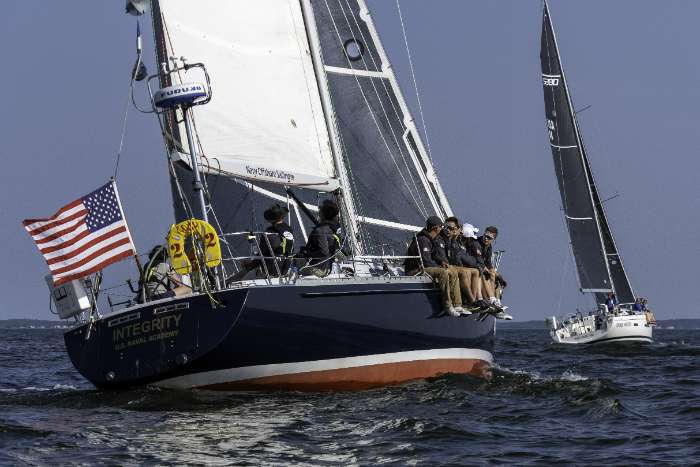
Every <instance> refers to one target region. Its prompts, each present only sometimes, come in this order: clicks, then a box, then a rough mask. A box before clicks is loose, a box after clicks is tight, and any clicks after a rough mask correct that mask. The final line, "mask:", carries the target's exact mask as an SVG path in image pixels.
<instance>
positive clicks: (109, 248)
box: [22, 181, 136, 285]
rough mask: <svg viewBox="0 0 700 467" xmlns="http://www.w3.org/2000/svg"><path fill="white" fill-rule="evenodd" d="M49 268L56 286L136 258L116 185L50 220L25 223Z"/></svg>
mask: <svg viewBox="0 0 700 467" xmlns="http://www.w3.org/2000/svg"><path fill="white" fill-rule="evenodd" d="M22 224H23V225H24V228H25V229H27V232H29V235H31V236H32V238H33V239H34V241H35V242H36V245H37V247H38V248H39V251H41V253H42V254H43V255H44V259H45V260H46V262H47V263H48V265H49V270H50V271H51V275H52V276H53V283H54V285H60V284H63V283H65V282H69V281H71V280H73V279H79V278H81V277H85V276H88V275H90V274H92V273H94V272H97V271H99V270H101V269H103V268H104V267H106V266H107V265H109V264H112V263H114V262H117V261H120V260H122V259H124V258H128V257H129V256H133V255H135V254H136V248H134V243H133V242H132V240H131V234H130V233H129V227H128V226H127V225H126V221H125V220H124V213H123V212H122V207H121V204H120V203H119V195H118V193H117V189H116V186H115V184H114V182H113V181H110V182H109V183H107V184H106V185H104V186H102V187H100V188H98V189H97V190H95V191H93V192H92V193H90V194H89V195H87V196H83V197H82V198H79V199H76V200H75V201H73V202H72V203H69V204H67V205H65V206H63V207H62V208H61V209H59V211H58V212H57V213H56V214H54V215H53V216H51V217H49V218H47V219H26V220H25V221H23V222H22Z"/></svg>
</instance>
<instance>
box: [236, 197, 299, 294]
mask: <svg viewBox="0 0 700 467" xmlns="http://www.w3.org/2000/svg"><path fill="white" fill-rule="evenodd" d="M288 213H289V209H287V207H286V206H280V205H279V204H274V205H272V206H270V207H269V208H268V209H266V210H265V212H263V217H264V218H265V220H266V221H268V222H269V223H270V226H269V227H268V228H267V229H266V230H265V232H266V233H265V234H264V235H262V234H261V235H259V236H258V237H257V245H258V246H259V248H260V251H259V253H260V256H264V257H265V258H266V259H265V263H264V264H265V269H266V270H267V275H269V276H273V277H277V276H278V275H279V274H285V273H286V272H287V269H289V264H290V260H289V258H290V257H291V256H292V255H293V253H294V234H293V233H292V228H291V227H290V226H289V225H288V224H287V223H286V222H285V221H284V216H286V215H287V214H288ZM250 238H251V241H253V240H255V237H250ZM268 242H269V245H268ZM270 247H271V248H272V250H270ZM273 257H277V260H275V259H273ZM262 265H263V262H262V261H261V260H260V259H258V258H255V259H248V260H244V261H243V262H242V264H241V265H240V267H241V269H240V271H238V272H237V273H236V274H234V275H233V276H231V278H230V279H229V280H228V281H227V282H229V283H230V282H235V281H239V280H241V279H243V278H244V277H245V276H246V275H247V274H248V273H249V272H250V271H253V270H254V269H257V268H258V267H260V266H262ZM264 272H265V271H262V273H264Z"/></svg>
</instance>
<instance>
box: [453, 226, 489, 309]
mask: <svg viewBox="0 0 700 467" xmlns="http://www.w3.org/2000/svg"><path fill="white" fill-rule="evenodd" d="M447 225H448V229H449V228H450V227H451V226H452V225H456V226H457V229H450V231H451V232H453V240H452V243H451V244H450V255H449V259H450V264H451V265H453V268H455V269H456V270H457V271H458V275H459V284H460V288H461V290H462V298H464V296H465V294H466V296H467V297H469V300H470V302H469V305H468V306H467V309H468V310H469V311H486V310H488V309H490V308H491V306H490V305H489V303H487V302H486V301H485V300H484V297H483V295H482V286H481V271H479V268H478V263H477V261H476V258H474V257H473V256H472V255H470V254H469V251H468V250H467V246H466V245H467V241H468V240H467V238H466V237H468V238H471V239H476V235H475V231H476V230H477V229H475V228H474V227H473V226H472V225H471V224H466V225H465V226H461V225H460V224H459V221H458V220H457V218H455V217H448V218H447Z"/></svg>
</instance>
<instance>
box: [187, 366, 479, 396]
mask: <svg viewBox="0 0 700 467" xmlns="http://www.w3.org/2000/svg"><path fill="white" fill-rule="evenodd" d="M448 373H455V374H466V375H470V376H474V377H477V378H483V379H487V380H490V379H491V365H490V364H489V362H486V361H484V360H479V359H434V360H419V361H409V362H396V363H382V364H377V365H366V366H358V367H352V368H339V369H332V370H319V371H309V372H303V373H293V374H286V375H274V376H264V377H261V378H252V379H244V380H240V381H231V382H225V383H217V384H210V385H202V386H198V387H199V388H200V389H212V390H251V389H252V390H261V389H263V390H267V389H285V390H294V391H334V390H341V391H343V390H345V391H352V390H362V389H370V388H375V387H380V386H390V385H396V384H401V383H405V382H407V381H413V380H417V379H425V378H432V377H435V376H440V375H444V374H448Z"/></svg>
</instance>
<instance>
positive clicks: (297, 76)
mask: <svg viewBox="0 0 700 467" xmlns="http://www.w3.org/2000/svg"><path fill="white" fill-rule="evenodd" d="M159 4H160V12H161V14H162V20H163V26H164V27H163V29H164V33H165V39H166V40H165V45H166V47H167V51H168V55H170V56H175V57H185V58H186V59H187V61H188V62H189V63H194V62H201V63H204V65H205V66H206V68H207V70H208V72H209V75H210V76H211V80H212V100H211V102H210V103H209V104H207V105H206V106H202V107H195V108H194V109H193V110H194V120H195V125H196V134H197V137H198V140H199V143H200V144H201V150H202V152H203V156H204V157H203V162H202V165H203V167H202V168H203V170H205V171H207V172H209V173H214V174H222V175H230V176H233V177H238V178H244V179H248V180H254V181H255V180H257V181H266V182H272V183H278V184H281V185H290V186H307V185H312V186H314V187H315V188H317V189H319V190H322V191H332V190H334V189H336V188H337V187H338V183H337V179H336V178H335V169H334V162H333V155H332V152H331V146H330V140H329V135H328V130H327V126H326V122H325V117H324V114H323V108H322V106H321V101H320V97H319V90H318V85H317V82H316V77H315V74H314V68H313V63H312V60H311V55H310V52H309V45H308V38H307V35H306V29H305V27H304V20H303V16H302V12H301V7H300V4H299V2H298V1H296V0H265V1H251V2H227V1H221V0H198V1H197V2H194V3H193V2H191V1H187V0H161V1H160V2H159ZM192 74H194V73H192ZM192 78H193V77H192V76H188V77H183V76H181V75H176V74H175V73H172V74H171V79H172V81H173V82H174V83H177V82H181V81H191V80H192ZM182 160H183V161H186V160H187V158H182Z"/></svg>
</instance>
